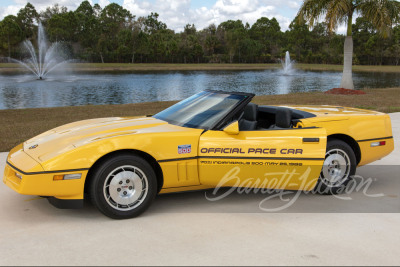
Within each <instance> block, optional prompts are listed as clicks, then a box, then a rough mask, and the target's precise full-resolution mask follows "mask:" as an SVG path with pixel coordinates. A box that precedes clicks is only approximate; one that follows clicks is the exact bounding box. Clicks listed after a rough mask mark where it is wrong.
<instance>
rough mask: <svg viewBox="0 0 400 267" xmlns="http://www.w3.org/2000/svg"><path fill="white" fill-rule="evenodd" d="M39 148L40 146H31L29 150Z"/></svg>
mask: <svg viewBox="0 0 400 267" xmlns="http://www.w3.org/2000/svg"><path fill="white" fill-rule="evenodd" d="M37 147H38V144H36V145H33V146H30V147H29V149H35V148H37Z"/></svg>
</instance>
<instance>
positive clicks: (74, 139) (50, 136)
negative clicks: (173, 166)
mask: <svg viewBox="0 0 400 267" xmlns="http://www.w3.org/2000/svg"><path fill="white" fill-rule="evenodd" d="M158 126H162V129H160V127H158ZM176 127H177V126H174V125H171V124H168V123H167V122H165V121H162V120H158V119H154V118H120V117H116V118H101V119H92V120H84V121H78V122H74V123H70V124H66V125H63V126H60V127H57V128H55V129H52V130H49V131H47V132H45V133H43V134H40V135H38V136H36V137H34V138H32V139H29V140H28V141H26V142H25V143H24V144H23V150H24V151H25V152H26V153H27V154H28V155H29V156H31V157H32V158H33V159H35V160H37V161H39V162H43V161H46V160H48V159H50V158H52V157H54V156H56V155H58V154H62V153H65V152H67V151H70V150H72V149H74V148H77V147H79V146H82V145H85V144H87V143H92V142H96V141H100V140H103V139H106V138H113V137H118V136H124V135H132V134H138V133H146V132H147V133H149V132H155V131H158V132H160V131H173V130H174V128H176Z"/></svg>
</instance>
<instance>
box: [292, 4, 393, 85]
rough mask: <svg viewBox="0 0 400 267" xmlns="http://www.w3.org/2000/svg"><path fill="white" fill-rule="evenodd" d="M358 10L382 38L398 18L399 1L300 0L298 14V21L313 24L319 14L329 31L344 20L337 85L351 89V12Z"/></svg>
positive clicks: (311, 25) (318, 17)
mask: <svg viewBox="0 0 400 267" xmlns="http://www.w3.org/2000/svg"><path fill="white" fill-rule="evenodd" d="M354 14H358V15H360V16H362V17H364V18H365V19H367V20H368V21H370V22H371V23H372V24H373V25H374V26H375V28H376V29H377V30H378V31H379V32H380V33H381V35H382V36H383V37H384V38H386V37H387V36H388V35H389V34H390V31H391V29H392V25H393V24H394V23H395V22H398V21H399V17H400V2H398V1H394V0H304V3H303V5H302V6H301V8H300V10H299V12H298V14H297V20H298V21H299V22H308V23H309V25H310V27H313V25H314V24H315V23H317V22H318V21H319V20H320V19H321V18H322V17H323V16H325V22H326V23H327V25H328V28H329V30H330V31H333V30H335V29H337V27H338V25H340V24H343V23H347V36H346V40H345V43H344V66H343V77H342V82H341V85H340V87H341V88H346V89H354V84H353V77H352V64H353V37H352V20H353V15H354Z"/></svg>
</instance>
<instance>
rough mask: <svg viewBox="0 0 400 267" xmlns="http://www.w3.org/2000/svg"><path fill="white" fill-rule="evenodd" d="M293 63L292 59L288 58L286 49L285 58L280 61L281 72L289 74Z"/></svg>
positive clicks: (288, 54)
mask: <svg viewBox="0 0 400 267" xmlns="http://www.w3.org/2000/svg"><path fill="white" fill-rule="evenodd" d="M293 63H294V61H292V60H291V59H290V53H289V51H286V55H285V60H284V61H282V66H283V73H284V74H285V75H289V74H291V73H292V72H293Z"/></svg>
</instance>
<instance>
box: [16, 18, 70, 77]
mask: <svg viewBox="0 0 400 267" xmlns="http://www.w3.org/2000/svg"><path fill="white" fill-rule="evenodd" d="M22 45H23V48H25V50H26V52H27V54H28V57H27V58H26V59H23V60H17V59H13V58H12V59H11V61H13V62H16V63H19V64H20V65H22V66H23V67H25V68H26V69H28V70H30V71H31V72H32V73H33V74H35V75H36V76H37V78H38V79H39V80H43V79H44V78H45V77H46V75H47V74H48V73H49V72H51V71H53V70H54V69H56V68H58V67H60V66H61V65H62V64H64V63H67V62H68V61H69V60H68V59H67V56H66V55H65V53H64V47H63V45H62V43H60V42H55V43H52V44H50V46H49V45H48V41H47V38H46V34H45V32H44V27H43V25H42V23H40V22H39V25H38V53H37V54H36V51H35V48H34V47H33V44H32V42H31V41H30V40H25V41H24V42H23V43H22Z"/></svg>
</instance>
